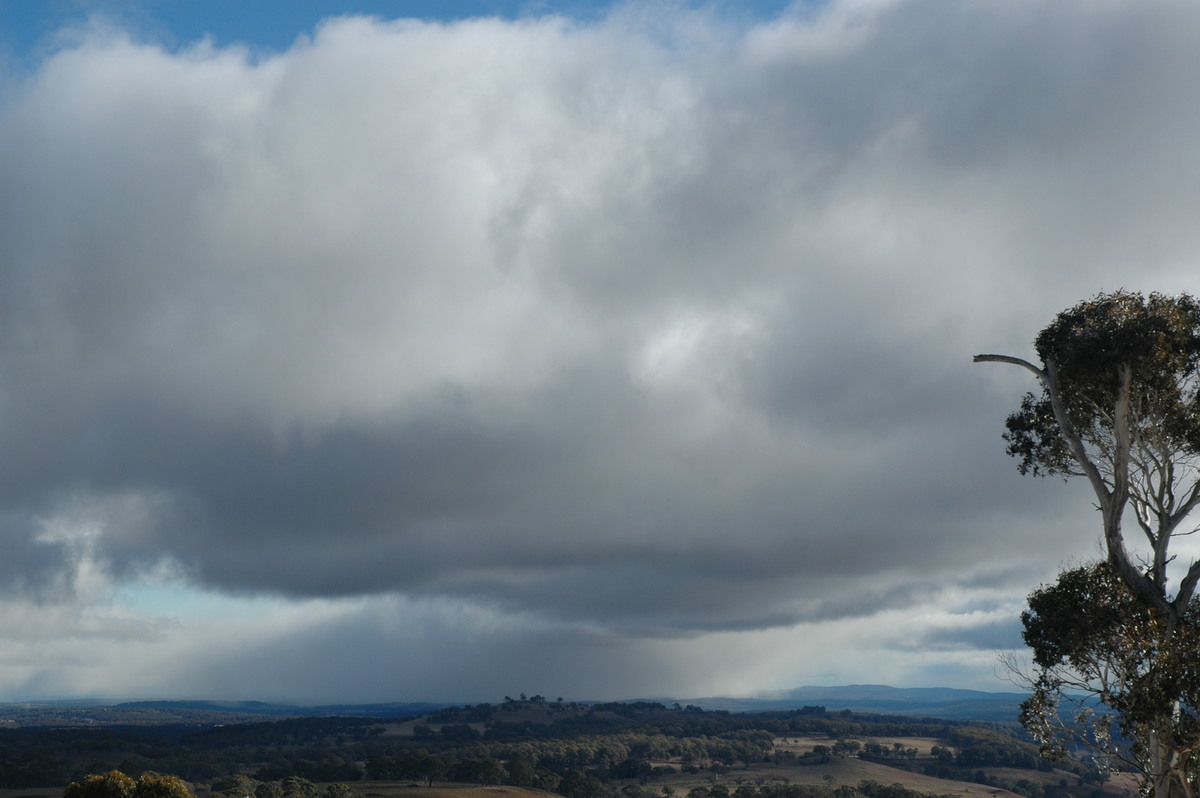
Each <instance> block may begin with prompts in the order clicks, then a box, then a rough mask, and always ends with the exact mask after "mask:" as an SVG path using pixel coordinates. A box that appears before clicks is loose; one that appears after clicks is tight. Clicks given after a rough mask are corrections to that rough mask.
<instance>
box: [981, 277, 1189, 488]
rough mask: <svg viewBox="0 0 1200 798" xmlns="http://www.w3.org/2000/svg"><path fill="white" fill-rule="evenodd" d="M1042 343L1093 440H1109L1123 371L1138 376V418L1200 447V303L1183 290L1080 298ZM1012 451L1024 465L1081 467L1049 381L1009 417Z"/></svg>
mask: <svg viewBox="0 0 1200 798" xmlns="http://www.w3.org/2000/svg"><path fill="white" fill-rule="evenodd" d="M1034 348H1035V349H1036V351H1037V353H1038V356H1039V357H1040V358H1041V359H1042V362H1043V363H1045V364H1047V367H1052V368H1053V369H1054V371H1055V375H1056V379H1057V389H1058V393H1059V394H1060V395H1061V397H1062V401H1063V406H1064V408H1065V410H1066V413H1067V416H1068V418H1069V419H1070V421H1071V423H1072V424H1073V425H1074V427H1075V429H1076V430H1077V431H1078V432H1079V434H1080V437H1081V438H1082V439H1083V440H1084V441H1085V442H1087V443H1091V444H1093V445H1096V446H1098V447H1101V448H1103V447H1105V446H1107V445H1108V441H1109V440H1110V439H1111V437H1112V434H1113V424H1114V418H1113V414H1112V408H1113V407H1114V405H1115V403H1116V399H1117V396H1118V392H1119V390H1120V387H1121V374H1122V370H1123V369H1125V368H1128V369H1129V370H1130V376H1131V386H1132V393H1131V407H1132V415H1133V421H1134V424H1135V425H1136V426H1137V427H1139V428H1140V429H1142V430H1143V431H1144V432H1146V433H1147V434H1153V435H1154V436H1156V437H1161V445H1164V446H1166V447H1168V448H1172V449H1184V450H1187V451H1189V452H1196V451H1198V450H1200V396H1198V394H1197V387H1198V386H1197V381H1196V378H1195V377H1196V370H1197V365H1198V364H1200V303H1197V301H1196V300H1195V299H1193V298H1192V297H1190V296H1188V295H1186V294H1184V295H1180V296H1177V297H1168V296H1164V295H1162V294H1150V295H1149V296H1148V297H1143V296H1142V295H1141V294H1135V293H1131V292H1126V291H1118V292H1115V293H1111V294H1100V295H1099V296H1096V297H1095V298H1093V299H1089V300H1087V301H1084V302H1080V303H1079V304H1077V305H1075V306H1074V307H1073V308H1070V309H1069V310H1065V311H1063V312H1062V313H1060V314H1058V317H1057V318H1056V319H1055V320H1054V322H1053V323H1051V324H1050V325H1049V326H1047V327H1046V328H1045V329H1044V330H1042V332H1041V333H1040V334H1039V335H1038V337H1037V340H1036V341H1035V344H1034ZM1005 426H1006V427H1007V430H1008V431H1007V432H1006V433H1005V436H1004V437H1005V440H1007V441H1008V453H1009V454H1011V455H1013V456H1014V457H1016V458H1017V459H1018V460H1019V466H1018V468H1019V469H1020V471H1021V473H1022V474H1026V473H1030V474H1034V475H1046V474H1061V475H1066V476H1070V475H1075V474H1078V473H1079V464H1078V463H1077V462H1076V460H1075V459H1074V457H1073V456H1072V452H1071V449H1070V447H1069V445H1068V443H1067V441H1066V439H1065V438H1064V437H1063V434H1062V429H1061V427H1060V425H1059V424H1058V422H1057V420H1056V418H1055V414H1054V409H1053V406H1052V401H1051V393H1050V388H1049V386H1047V385H1043V388H1042V391H1041V394H1040V395H1034V394H1032V393H1030V394H1026V395H1025V397H1024V399H1023V400H1022V402H1021V408H1020V410H1018V411H1017V412H1016V413H1013V414H1012V415H1010V416H1009V417H1008V420H1007V422H1006V424H1005Z"/></svg>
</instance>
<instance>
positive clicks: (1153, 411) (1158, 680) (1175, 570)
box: [975, 291, 1200, 798]
mask: <svg viewBox="0 0 1200 798" xmlns="http://www.w3.org/2000/svg"><path fill="white" fill-rule="evenodd" d="M1034 349H1035V351H1036V353H1037V356H1038V359H1039V360H1040V363H1035V362H1031V361H1029V360H1025V359H1023V358H1020V357H1013V356H1010V355H995V354H985V355H976V356H975V361H976V362H993V363H996V362H998V363H1009V364H1013V365H1016V366H1019V367H1021V368H1023V369H1025V370H1026V371H1028V372H1029V373H1030V374H1032V375H1033V377H1034V378H1035V379H1036V380H1037V383H1038V389H1039V390H1038V391H1036V392H1030V393H1027V394H1026V395H1025V396H1024V398H1023V399H1022V400H1021V403H1020V407H1019V408H1018V409H1017V410H1016V411H1015V412H1013V413H1012V414H1011V415H1009V417H1008V419H1007V421H1006V422H1005V427H1006V431H1005V433H1004V439H1005V440H1006V441H1007V443H1008V448H1007V451H1008V453H1009V454H1010V455H1012V456H1013V457H1015V458H1016V459H1017V461H1018V465H1017V467H1018V470H1019V471H1020V472H1021V473H1022V474H1031V475H1035V476H1061V477H1064V478H1068V479H1069V478H1082V479H1084V480H1086V481H1087V482H1088V484H1089V485H1090V486H1091V489H1092V493H1093V494H1094V496H1095V501H1096V507H1097V508H1098V510H1099V514H1100V519H1101V526H1102V531H1103V539H1104V547H1105V553H1106V560H1105V563H1104V564H1103V566H1102V567H1098V569H1097V568H1096V567H1093V568H1092V569H1091V578H1092V579H1093V581H1092V582H1090V583H1089V582H1088V581H1087V580H1081V579H1080V578H1079V574H1074V573H1073V572H1071V571H1068V572H1065V573H1064V574H1062V575H1061V576H1060V579H1059V582H1058V584H1057V585H1055V586H1053V587H1051V588H1043V589H1042V590H1041V591H1038V592H1035V593H1034V594H1033V595H1032V596H1031V597H1030V600H1031V605H1030V612H1027V613H1026V614H1025V622H1026V641H1027V642H1029V643H1030V645H1031V646H1032V647H1033V648H1034V655H1035V657H1034V661H1035V665H1036V666H1037V667H1038V668H1039V671H1038V673H1037V676H1036V678H1035V693H1034V697H1033V698H1032V699H1031V700H1030V702H1027V704H1026V707H1025V713H1024V714H1023V718H1022V719H1023V721H1024V722H1025V723H1026V725H1027V727H1028V728H1029V729H1030V730H1031V731H1032V732H1034V733H1035V734H1038V735H1039V736H1040V737H1041V738H1042V741H1043V743H1044V744H1046V745H1047V746H1049V748H1050V749H1051V750H1053V748H1054V744H1055V739H1056V738H1055V736H1054V735H1053V734H1051V727H1052V726H1054V725H1055V724H1054V722H1053V718H1054V716H1055V715H1056V711H1057V709H1058V706H1059V702H1060V701H1061V699H1062V698H1063V696H1064V694H1065V692H1066V690H1067V688H1069V687H1074V688H1077V689H1078V688H1085V689H1087V690H1089V691H1090V692H1091V694H1092V695H1093V696H1094V697H1095V698H1096V699H1098V700H1099V701H1101V702H1103V703H1104V704H1106V705H1107V707H1108V709H1109V711H1111V712H1114V713H1116V715H1117V716H1118V717H1119V721H1120V723H1121V724H1122V726H1121V730H1122V731H1123V732H1124V733H1125V734H1126V735H1127V736H1128V737H1129V738H1130V739H1132V740H1133V745H1132V749H1131V755H1132V757H1133V763H1134V764H1135V765H1136V767H1137V768H1138V769H1139V770H1140V771H1141V773H1142V775H1143V783H1144V786H1145V787H1146V790H1147V792H1150V793H1152V794H1153V795H1154V796H1156V798H1168V796H1187V798H1191V796H1194V795H1195V788H1196V785H1197V782H1198V776H1200V762H1198V761H1197V753H1196V749H1197V747H1200V727H1197V725H1196V724H1195V723H1194V722H1193V720H1192V719H1194V717H1195V711H1196V706H1195V703H1194V700H1193V696H1192V695H1191V692H1190V690H1189V689H1185V688H1186V686H1185V685H1184V684H1183V683H1182V682H1181V681H1180V676H1181V675H1182V674H1192V675H1195V673H1196V671H1197V668H1195V667H1194V666H1195V664H1196V663H1195V661H1194V660H1195V659H1196V658H1197V657H1200V651H1198V650H1197V649H1196V648H1195V646H1194V643H1195V640H1196V638H1195V637H1193V635H1192V632H1191V628H1192V621H1191V619H1192V618H1193V617H1194V615H1195V613H1196V609H1195V601H1196V590H1197V584H1198V583H1200V561H1192V562H1191V563H1179V564H1176V565H1174V566H1173V565H1172V563H1173V561H1174V560H1175V559H1176V557H1177V555H1178V551H1173V550H1172V543H1173V542H1174V541H1176V540H1178V539H1179V538H1180V537H1181V536H1184V535H1190V534H1192V533H1194V532H1195V531H1196V529H1197V526H1196V521H1195V519H1194V518H1193V517H1192V514H1193V512H1194V511H1195V510H1196V508H1197V506H1200V390H1198V389H1200V373H1198V368H1200V303H1197V301H1196V300H1195V299H1194V298H1192V297H1191V296H1189V295H1186V294H1183V295H1179V296H1165V295H1162V294H1150V295H1148V296H1143V295H1141V294H1137V293H1132V292H1127V291H1118V292H1114V293H1106V294H1100V295H1097V296H1095V297H1093V298H1091V299H1088V300H1085V301H1083V302H1080V303H1079V304H1077V305H1075V306H1074V307H1072V308H1069V309H1067V310H1065V311H1063V312H1062V313H1060V314H1058V316H1057V317H1056V318H1055V319H1054V321H1053V322H1051V323H1050V324H1049V325H1048V326H1047V327H1046V328H1045V329H1043V330H1042V331H1041V333H1040V334H1039V335H1038V336H1037V338H1036V340H1035V342H1034ZM1126 521H1129V522H1130V526H1131V527H1133V528H1134V530H1135V531H1134V533H1133V534H1132V535H1127V533H1126V529H1125V526H1124V524H1125V522H1126ZM1176 548H1178V547H1176ZM1097 580H1098V581H1097ZM1106 580H1108V581H1106ZM1085 588H1086V589H1085ZM1086 608H1090V610H1094V611H1095V612H1101V610H1103V612H1106V613H1109V614H1110V616H1113V614H1115V616H1113V617H1116V618H1125V619H1126V620H1127V621H1129V623H1127V624H1125V625H1123V626H1121V625H1119V624H1118V625H1113V624H1110V625H1108V626H1103V625H1096V624H1094V623H1092V621H1086V619H1087V618H1088V617H1090V616H1089V615H1088V614H1087V613H1086V612H1083V610H1084V609H1086ZM1101 614H1103V613H1101ZM1106 617H1108V616H1106ZM1093 620H1094V619H1093ZM1118 628H1119V629H1120V630H1122V634H1121V635H1118V634H1116V633H1115V631H1114V630H1116V629H1118ZM1122 635H1124V637H1123V636H1122ZM1059 637H1061V638H1062V639H1061V641H1060V642H1061V645H1059V644H1056V643H1055V640H1056V639H1057V638H1059ZM1068 642H1069V645H1068ZM1189 644H1191V645H1189ZM1056 646H1057V647H1056ZM1039 647H1040V648H1039ZM1137 652H1140V653H1137ZM1072 655H1075V656H1076V658H1075V659H1072ZM1105 657H1108V658H1109V659H1108V661H1107V662H1106V661H1105ZM1089 658H1090V659H1089ZM1093 665H1094V666H1095V667H1096V668H1097V670H1094V671H1093V670H1089V668H1091V667H1092V666H1093ZM1108 666H1113V667H1112V668H1109V667H1108ZM1072 669H1075V670H1076V678H1075V681H1074V682H1072V681H1070V679H1069V678H1068V677H1067V676H1066V674H1067V673H1069V672H1070V671H1071V670H1072ZM1080 671H1082V672H1080ZM1097 674H1100V675H1102V676H1103V678H1101V679H1096V678H1089V676H1091V677H1095V676H1096V675H1097ZM1095 718H1096V716H1093V720H1095ZM1060 730H1061V724H1060ZM1103 731H1104V730H1103V728H1101V727H1096V728H1094V729H1093V738H1094V736H1095V733H1102V732H1103Z"/></svg>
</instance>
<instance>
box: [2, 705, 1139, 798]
mask: <svg viewBox="0 0 1200 798" xmlns="http://www.w3.org/2000/svg"><path fill="white" fill-rule="evenodd" d="M863 768H874V770H869V771H866V770H863ZM881 768H886V770H881ZM111 771H120V772H121V773H123V774H127V775H129V776H131V777H137V776H139V775H141V774H147V773H148V774H170V775H172V776H178V777H179V778H181V779H183V780H184V781H185V782H187V783H188V784H189V786H190V789H191V790H192V791H193V792H195V793H196V794H207V793H212V794H224V795H228V796H230V798H244V796H249V795H253V796H254V797H255V798H316V797H317V796H320V795H322V794H324V795H325V796H327V798H350V797H352V796H354V795H363V796H366V795H372V794H373V793H374V790H375V786H376V785H380V784H384V783H387V784H389V785H393V786H396V785H400V786H402V785H405V784H411V785H413V786H414V787H415V786H423V787H427V788H428V787H432V786H435V785H454V784H458V785H485V786H500V785H507V786H509V787H512V788H519V789H524V790H538V791H542V792H545V793H553V794H556V795H561V796H564V797H565V798H676V797H677V798H822V797H823V796H836V797H837V798H853V796H856V795H862V796H867V798H883V796H887V798H912V797H913V796H917V795H931V794H932V795H938V794H944V795H962V794H964V791H966V790H967V789H968V788H965V787H964V786H963V785H965V784H969V785H986V786H987V787H989V788H991V789H992V792H993V794H995V793H996V791H1005V792H1007V793H1012V794H1018V795H1024V796H1028V798H1053V797H1054V796H1057V795H1080V794H1087V795H1092V794H1094V795H1097V796H1099V795H1105V794H1107V795H1120V794H1122V792H1121V791H1119V790H1116V791H1114V786H1113V785H1112V784H1106V781H1108V774H1105V773H1102V772H1100V771H1098V770H1096V769H1095V768H1092V767H1089V766H1088V765H1087V763H1086V762H1082V761H1077V760H1070V759H1069V760H1066V761H1062V762H1056V763H1054V764H1053V765H1051V764H1050V763H1049V762H1046V761H1045V760H1043V759H1042V758H1041V756H1040V755H1039V753H1038V748H1037V746H1036V745H1035V744H1034V743H1032V742H1030V741H1029V740H1028V738H1027V737H1026V736H1025V733H1024V732H1023V731H1022V730H1021V729H1020V727H1019V726H1018V725H1017V724H1016V723H1015V722H1013V723H985V722H967V721H947V720H939V719H921V718H913V717H908V716H884V715H866V714H857V713H853V712H850V711H849V710H844V711H827V710H826V709H825V708H824V707H820V706H812V707H804V708H802V709H796V710H789V711H777V712H755V713H731V712H728V711H711V710H709V711H706V710H702V709H700V708H699V707H695V706H690V705H689V706H680V705H679V704H675V705H673V706H667V705H664V704H661V703H655V702H632V703H596V704H581V703H575V702H570V703H567V702H563V701H562V699H559V700H557V701H548V700H546V699H545V698H543V697H542V696H533V697H531V698H525V697H524V696H522V697H521V698H520V699H512V698H506V699H505V701H504V702H502V703H497V704H487V703H484V704H478V705H474V706H472V705H466V706H458V707H447V708H442V709H439V710H437V711H434V712H432V713H428V714H425V715H421V716H417V717H404V718H386V719H385V718H377V717H337V716H330V717H295V718H276V719H270V720H260V721H256V722H235V723H222V722H215V719H214V718H213V717H211V716H208V717H206V718H205V719H204V720H203V721H193V722H186V723H180V722H176V723H141V724H139V725H122V724H119V723H116V724H111V725H104V726H98V725H94V726H90V727H89V726H74V727H67V728H62V727H58V728H52V727H36V726H29V727H21V728H9V729H0V787H2V788H5V789H8V790H14V789H21V788H34V787H38V788H52V787H57V788H59V789H61V788H63V787H65V786H66V785H67V784H69V783H73V782H79V781H80V780H82V779H84V778H85V777H86V776H87V775H88V774H102V773H107V772H111ZM864 775H866V776H875V777H876V778H859V776H864ZM913 779H921V780H922V781H921V782H920V784H919V785H918V787H920V788H919V789H914V788H913V787H910V786H903V785H904V784H907V783H910V782H912V780H913ZM932 780H937V781H932ZM912 783H915V782H912ZM930 785H937V786H941V785H944V790H939V789H932V788H931V787H930ZM322 790H323V791H324V792H323V793H322V792H321V791H322ZM392 794H394V793H392ZM1001 794H1003V793H1001Z"/></svg>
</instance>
